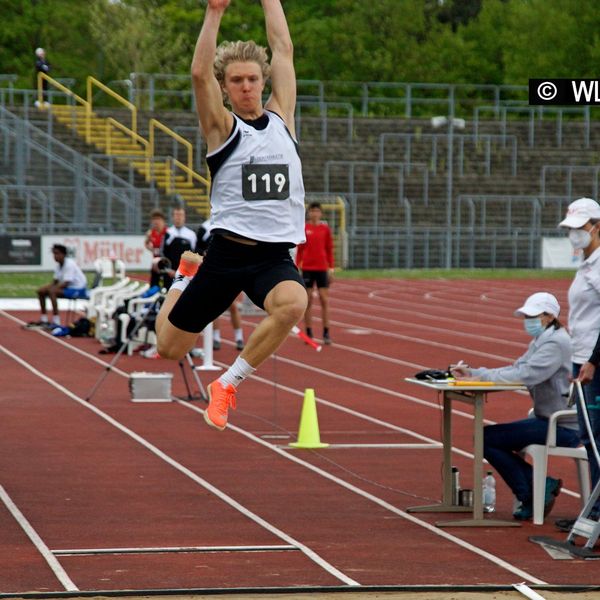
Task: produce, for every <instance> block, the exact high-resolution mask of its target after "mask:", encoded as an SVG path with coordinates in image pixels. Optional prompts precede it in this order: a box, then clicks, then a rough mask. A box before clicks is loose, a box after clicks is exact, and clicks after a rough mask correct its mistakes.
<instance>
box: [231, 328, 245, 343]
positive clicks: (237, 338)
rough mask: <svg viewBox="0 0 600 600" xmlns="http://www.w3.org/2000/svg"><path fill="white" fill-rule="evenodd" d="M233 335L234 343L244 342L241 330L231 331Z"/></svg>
mask: <svg viewBox="0 0 600 600" xmlns="http://www.w3.org/2000/svg"><path fill="white" fill-rule="evenodd" d="M233 335H234V336H235V341H236V342H243V341H244V332H243V331H242V329H241V328H240V329H234V330H233Z"/></svg>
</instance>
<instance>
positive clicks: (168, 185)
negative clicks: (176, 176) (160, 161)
mask: <svg viewBox="0 0 600 600" xmlns="http://www.w3.org/2000/svg"><path fill="white" fill-rule="evenodd" d="M173 167H177V168H179V169H181V170H182V171H183V172H184V173H186V175H187V176H188V183H192V179H195V180H196V181H198V182H199V183H201V184H202V185H204V186H206V193H207V194H208V192H209V190H210V181H209V180H208V179H206V177H202V175H199V174H198V173H196V171H194V170H193V169H190V168H189V167H188V166H187V165H185V164H183V163H182V162H181V161H179V160H177V159H176V158H173V157H172V156H169V157H167V169H166V180H165V189H166V192H167V194H172V193H173V192H174V191H175V187H173V186H172V181H171V172H172V169H173Z"/></svg>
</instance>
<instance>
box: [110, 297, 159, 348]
mask: <svg viewBox="0 0 600 600" xmlns="http://www.w3.org/2000/svg"><path fill="white" fill-rule="evenodd" d="M159 297H160V292H156V293H155V294H153V295H152V296H148V297H147V298H133V299H132V300H130V301H129V304H128V305H127V308H128V312H127V313H123V314H122V315H119V321H120V322H121V328H120V330H121V337H120V339H119V344H120V345H122V344H124V343H127V354H128V355H129V356H131V355H132V354H133V351H134V350H135V349H136V348H137V347H138V346H140V345H141V344H152V345H154V346H155V345H156V333H155V332H154V331H148V328H147V327H146V326H145V324H143V325H141V326H140V327H139V329H138V330H137V331H136V333H135V336H133V337H130V336H129V335H128V334H127V327H128V326H129V322H130V321H131V319H132V318H134V319H136V320H137V319H143V318H144V316H145V314H146V311H147V310H148V308H150V306H152V305H153V304H154V303H155V302H156V300H158V298H159Z"/></svg>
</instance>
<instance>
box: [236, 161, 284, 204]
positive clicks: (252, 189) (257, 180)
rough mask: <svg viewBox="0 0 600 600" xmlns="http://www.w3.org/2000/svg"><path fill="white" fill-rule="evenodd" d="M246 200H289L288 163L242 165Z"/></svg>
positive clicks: (243, 193) (243, 191) (243, 188)
mask: <svg viewBox="0 0 600 600" xmlns="http://www.w3.org/2000/svg"><path fill="white" fill-rule="evenodd" d="M242 195H243V196H244V200H250V201H252V200H287V199H288V198H289V196H290V178H289V169H288V165H266V164H260V165H258V164H251V165H243V166H242Z"/></svg>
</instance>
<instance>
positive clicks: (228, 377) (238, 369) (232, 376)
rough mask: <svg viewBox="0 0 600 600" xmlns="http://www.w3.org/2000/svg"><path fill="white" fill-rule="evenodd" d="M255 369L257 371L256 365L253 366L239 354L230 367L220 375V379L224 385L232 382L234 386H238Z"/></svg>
mask: <svg viewBox="0 0 600 600" xmlns="http://www.w3.org/2000/svg"><path fill="white" fill-rule="evenodd" d="M254 371H256V369H255V368H254V367H251V366H250V365H249V364H248V363H247V362H246V361H245V360H244V359H243V358H242V357H241V356H238V357H237V358H236V359H235V362H234V363H233V364H232V365H231V366H230V367H229V369H227V371H225V373H223V375H221V377H219V381H220V382H221V383H222V384H223V385H224V386H227V385H228V384H231V385H232V386H233V387H237V386H238V385H240V383H242V381H244V379H246V377H248V375H252V373H254Z"/></svg>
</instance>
